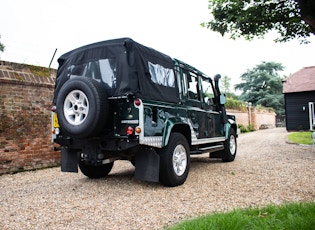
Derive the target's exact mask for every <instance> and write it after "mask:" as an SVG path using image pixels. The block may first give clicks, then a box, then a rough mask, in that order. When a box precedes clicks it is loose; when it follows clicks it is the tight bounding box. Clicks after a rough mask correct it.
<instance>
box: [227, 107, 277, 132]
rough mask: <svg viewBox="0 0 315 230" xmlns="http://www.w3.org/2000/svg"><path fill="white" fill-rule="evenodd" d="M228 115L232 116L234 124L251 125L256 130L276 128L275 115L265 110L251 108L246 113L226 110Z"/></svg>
mask: <svg viewBox="0 0 315 230" xmlns="http://www.w3.org/2000/svg"><path fill="white" fill-rule="evenodd" d="M227 112H228V113H231V114H234V115H235V117H236V123H237V124H238V125H240V124H242V125H245V126H248V125H249V124H251V125H253V126H254V128H255V129H256V130H258V129H264V128H275V127H276V113H275V112H269V111H267V110H262V109H256V108H255V107H252V108H251V110H250V113H249V112H248V111H237V110H227Z"/></svg>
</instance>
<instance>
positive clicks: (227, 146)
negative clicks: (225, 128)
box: [222, 128, 237, 162]
mask: <svg viewBox="0 0 315 230" xmlns="http://www.w3.org/2000/svg"><path fill="white" fill-rule="evenodd" d="M236 151H237V141H236V134H235V130H234V129H232V128H231V129H230V133H229V138H228V139H227V140H226V141H225V142H224V150H223V151H222V161H224V162H231V161H234V159H235V157H236Z"/></svg>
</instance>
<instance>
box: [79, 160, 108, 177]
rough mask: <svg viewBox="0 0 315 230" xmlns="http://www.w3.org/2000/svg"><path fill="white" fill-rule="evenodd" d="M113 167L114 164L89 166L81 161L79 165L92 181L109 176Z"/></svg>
mask: <svg viewBox="0 0 315 230" xmlns="http://www.w3.org/2000/svg"><path fill="white" fill-rule="evenodd" d="M113 165H114V162H111V163H108V164H104V165H97V166H95V165H87V164H85V163H84V162H83V161H81V162H80V163H79V168H80V170H81V172H82V173H83V174H84V175H85V176H87V177H89V178H91V179H96V178H101V177H105V176H107V175H108V174H109V172H110V171H111V170H112V168H113Z"/></svg>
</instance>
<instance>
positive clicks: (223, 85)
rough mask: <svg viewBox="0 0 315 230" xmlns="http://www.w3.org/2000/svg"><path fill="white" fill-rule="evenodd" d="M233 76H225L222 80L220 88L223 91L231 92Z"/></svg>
mask: <svg viewBox="0 0 315 230" xmlns="http://www.w3.org/2000/svg"><path fill="white" fill-rule="evenodd" d="M230 82H231V78H230V77H228V76H223V77H222V80H221V81H220V89H221V90H222V92H223V93H230V92H231V90H230V87H231V83H230Z"/></svg>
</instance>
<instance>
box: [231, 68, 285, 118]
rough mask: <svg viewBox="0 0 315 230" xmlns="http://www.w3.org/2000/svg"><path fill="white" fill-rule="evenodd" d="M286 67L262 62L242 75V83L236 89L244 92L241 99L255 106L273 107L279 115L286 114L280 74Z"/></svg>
mask: <svg viewBox="0 0 315 230" xmlns="http://www.w3.org/2000/svg"><path fill="white" fill-rule="evenodd" d="M283 69H284V67H283V66H282V64H280V63H277V62H262V63H261V64H259V65H257V66H256V67H254V68H253V69H250V70H247V71H246V72H245V73H243V74H242V75H241V80H242V81H243V82H242V83H239V84H236V85H235V89H239V90H241V91H242V94H241V95H240V99H241V100H243V101H248V102H252V103H253V105H262V106H265V107H272V108H273V109H275V111H276V113H277V114H284V98H283V95H282V77H281V76H280V75H279V72H280V71H282V70H283Z"/></svg>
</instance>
